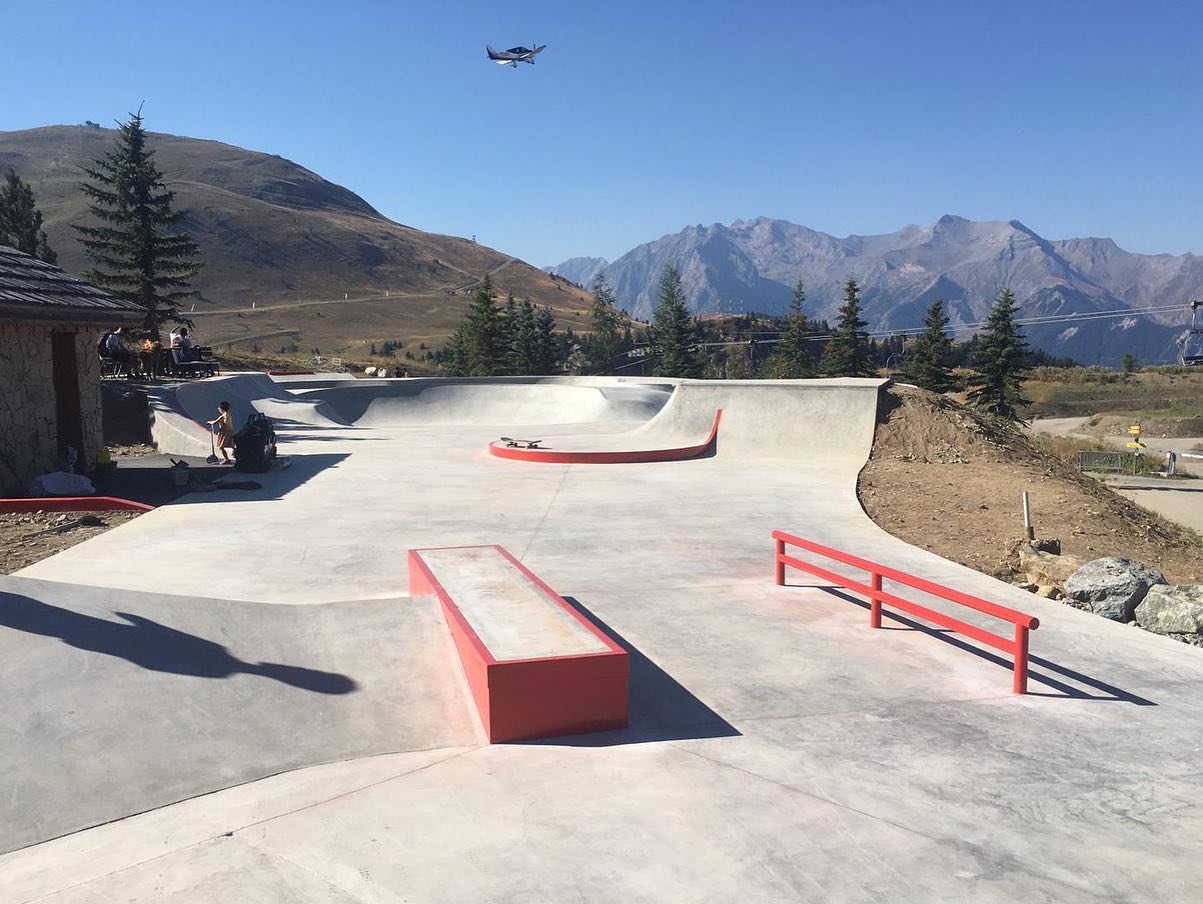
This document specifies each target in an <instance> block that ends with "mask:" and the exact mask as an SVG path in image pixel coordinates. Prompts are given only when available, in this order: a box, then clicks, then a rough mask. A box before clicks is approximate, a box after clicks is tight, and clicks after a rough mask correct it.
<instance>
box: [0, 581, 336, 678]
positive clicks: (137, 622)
mask: <svg viewBox="0 0 1203 904" xmlns="http://www.w3.org/2000/svg"><path fill="white" fill-rule="evenodd" d="M113 614H114V615H116V616H118V617H119V618H123V619H125V622H126V623H122V622H114V621H108V620H106V619H103V618H96V617H95V616H92V615H84V614H82V613H79V612H73V611H71V610H70V609H63V608H60V607H58V606H52V605H50V604H49V603H44V602H41V601H40V600H36V599H33V598H32V597H28V596H24V595H22V594H19V593H7V592H3V591H0V626H4V627H8V628H12V629H13V630H15V631H25V632H26V633H29V634H41V635H43V636H45V637H57V638H59V639H61V640H62V641H63V643H65V644H67V645H69V646H72V647H75V648H76V649H79V650H87V651H88V652H91V653H99V654H101V655H103V656H113V657H115V658H118V659H124V660H126V661H127V662H130V663H133V664H134V665H136V666H139V667H140V668H144V669H147V670H149V671H152V672H168V673H171V674H174V675H189V676H191V677H194V678H229V677H230V676H232V675H239V674H242V675H259V676H261V677H263V678H270V679H272V680H274V681H279V682H281V683H283V684H287V685H291V686H292V687H295V688H299V689H301V690H305V691H312V692H313V693H317V694H349V693H351V692H352V691H354V690H356V689H357V688H358V686H359V685H358V683H357V682H356V681H355V680H354V679H352V678H350V677H348V676H347V675H342V674H339V673H337V672H323V671H318V670H317V669H307V668H303V667H300V666H293V665H283V664H281V663H277V662H243V661H242V660H241V659H239V658H238V657H236V656H233V655H232V654H231V653H230V652H229V651H228V650H227V649H226V648H225V647H223V646H222V645H221V644H218V643H214V642H213V641H211V640H205V639H204V638H203V637H197V636H196V635H194V634H188V633H186V632H184V631H177V630H176V629H175V628H169V627H167V626H166V625H161V624H159V623H158V622H156V621H152V620H151V619H149V618H145V617H143V616H141V615H134V614H132V613H128V612H115V613H113Z"/></svg>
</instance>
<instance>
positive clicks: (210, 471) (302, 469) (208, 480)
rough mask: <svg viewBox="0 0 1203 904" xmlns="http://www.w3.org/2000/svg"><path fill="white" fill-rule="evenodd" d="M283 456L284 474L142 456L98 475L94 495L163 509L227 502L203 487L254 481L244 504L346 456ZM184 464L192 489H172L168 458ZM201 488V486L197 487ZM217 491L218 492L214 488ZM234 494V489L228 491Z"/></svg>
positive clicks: (242, 494)
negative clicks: (285, 461)
mask: <svg viewBox="0 0 1203 904" xmlns="http://www.w3.org/2000/svg"><path fill="white" fill-rule="evenodd" d="M280 454H281V457H282V458H284V457H286V458H288V459H289V461H290V462H291V464H290V465H289V467H288V468H286V469H284V470H283V471H267V472H266V473H263V474H256V473H251V472H246V471H237V470H235V469H234V467H233V466H231V465H220V464H218V465H212V464H208V463H207V462H206V461H205V459H203V458H196V457H195V456H188V455H146V456H142V457H139V458H129V459H122V460H121V461H120V462H119V463H118V466H117V469H116V470H115V471H114V472H113V473H112V474H110V475H107V476H104V477H96V478H95V479H94V480H93V483H94V484H95V486H96V492H97V493H99V494H101V495H104V496H117V497H119V498H121V499H132V500H134V501H135V502H142V503H145V504H146V505H155V506H158V505H164V504H166V503H168V502H180V503H188V504H196V503H204V502H227V501H229V498H230V497H229V496H227V495H224V494H223V495H221V496H214V494H213V492H211V491H209V490H208V489H206V488H205V487H206V485H209V484H212V483H213V482H214V481H228V482H242V481H253V482H255V483H258V484H260V486H259V488H258V489H245V490H238V491H237V492H238V498H239V499H240V500H245V501H247V502H252V501H255V502H258V501H263V500H270V499H280V498H283V497H284V496H285V495H287V494H288V493H290V492H292V491H293V490H295V489H296V488H297V487H299V486H300V485H301V484H303V483H305V482H306V481H308V480H311V479H312V478H313V477H315V476H316V475H317V474H319V473H320V472H322V471H324V470H326V469H327V468H330V467H333V466H335V465H337V464H338V463H339V462H341V461H342V460H343V459H345V458H347V457H348V454H347V453H345V452H343V453H324V452H323V453H306V454H305V455H287V449H286V447H281V450H280ZM173 459H174V460H175V461H185V462H187V463H188V476H189V479H190V480H191V481H192V482H193V484H194V485H193V486H191V487H179V486H176V485H175V483H174V482H173V479H172V473H171V468H172V464H171V462H172V460H173ZM197 485H199V486H197ZM217 489H218V490H220V489H221V488H220V487H218V488H217ZM231 492H233V490H231Z"/></svg>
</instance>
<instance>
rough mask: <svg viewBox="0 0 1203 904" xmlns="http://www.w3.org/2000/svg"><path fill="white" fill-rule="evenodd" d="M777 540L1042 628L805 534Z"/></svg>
mask: <svg viewBox="0 0 1203 904" xmlns="http://www.w3.org/2000/svg"><path fill="white" fill-rule="evenodd" d="M773 539H774V540H784V541H785V542H786V543H789V544H791V545H793V546H801V547H802V548H803V549H808V550H810V551H811V552H817V553H819V555H823V556H827V557H828V558H829V559H835V560H836V561H837V562H843V563H844V564H845V565H855V566H856V567H857V568H863V569H864V570H865V571H868V572H876V573H877V574H880V575H881V576H882V577H883V578H889V579H890V580H891V581H896V582H898V583H899V584H906V585H907V586H908V587H910V588H912V589H914V590H922V591H923V592H924V593H930V594H931V595H932V596H938V597H941V598H943V599H946V600H948V601H950V602H953V603H959V604H960V605H962V606H968V607H969V608H970V609H976V610H977V611H978V612H982V613H984V614H986V615H993V616H994V617H995V618H1001V619H1003V620H1004V621H1009V622H1010V623H1011V624H1013V625H1022V626H1023V627H1025V628H1027V629H1028V630H1035V629H1036V628H1038V627H1040V619H1038V618H1036V617H1035V616H1034V615H1028V614H1027V613H1024V612H1020V611H1018V610H1017V609H1011V608H1009V607H1007V606H1000V605H999V604H998V603H992V602H990V601H989V600H984V599H982V598H981V597H978V596H973V595H972V594H968V593H964V592H963V591H960V590H956V589H954V588H952V587H945V586H944V585H943V584H937V583H936V582H935V581H929V580H927V579H926V578H921V577H919V576H917V575H913V574H907V573H906V572H905V571H899V570H898V569H897V568H891V567H890V566H889V565H882V564H880V563H878V562H872V561H870V560H869V559H862V558H861V557H860V556H854V555H852V554H851V553H847V552H843V551H842V550H839V549H833V548H832V547H830V546H823V545H822V544H821V543H815V542H814V541H813V540H805V539H803V538H802V537H797V536H794V535H793V534H787V533H786V532H785V531H782V530H775V531H773Z"/></svg>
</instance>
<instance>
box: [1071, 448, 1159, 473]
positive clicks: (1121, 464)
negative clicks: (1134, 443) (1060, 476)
mask: <svg viewBox="0 0 1203 904" xmlns="http://www.w3.org/2000/svg"><path fill="white" fill-rule="evenodd" d="M1074 461H1075V463H1076V464H1077V466H1078V470H1080V471H1110V472H1112V473H1114V474H1132V475H1136V474H1144V473H1146V472H1148V471H1149V470H1151V469H1150V467H1149V456H1147V455H1141V454H1140V453H1138V452H1087V451H1084V450H1079V451H1078V452H1076V453H1075V454H1074Z"/></svg>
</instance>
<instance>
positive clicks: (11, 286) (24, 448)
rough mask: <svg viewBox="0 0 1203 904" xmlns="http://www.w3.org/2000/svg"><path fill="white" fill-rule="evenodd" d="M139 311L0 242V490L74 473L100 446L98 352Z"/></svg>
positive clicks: (136, 319) (133, 322)
mask: <svg viewBox="0 0 1203 904" xmlns="http://www.w3.org/2000/svg"><path fill="white" fill-rule="evenodd" d="M143 314H144V312H143V310H142V308H140V307H139V306H138V305H136V304H134V303H133V302H130V301H126V300H125V299H122V298H118V297H116V296H115V295H111V294H109V293H108V292H105V291H102V290H101V289H97V288H96V287H95V286H90V285H88V284H87V283H85V282H82V281H80V280H78V279H75V278H74V277H72V276H68V275H67V274H66V273H64V272H63V271H62V270H59V269H58V268H57V267H52V266H51V265H50V264H45V263H42V262H41V261H39V260H37V259H36V258H33V257H30V256H29V255H28V254H22V253H21V252H20V251H17V250H16V249H15V248H10V247H8V246H6V245H0V496H13V495H24V494H25V493H27V492H28V490H29V485H30V483H31V481H32V480H33V478H34V477H36V476H37V475H39V474H45V473H47V472H50V471H55V470H59V469H60V467H61V465H62V463H63V462H64V461H65V460H66V457H67V449H68V448H69V447H70V448H74V449H75V450H76V453H77V458H76V461H77V464H76V470H77V471H84V470H88V469H90V468H91V466H92V464H93V463H94V462H95V461H96V453H97V452H98V451H99V450H100V449H101V448H103V446H104V436H103V434H102V432H101V408H100V358H99V354H98V352H97V345H98V343H99V341H100V337H101V336H102V335H103V334H104V333H105V332H107V331H108V330H111V329H113V328H114V327H116V326H118V325H121V326H126V327H131V326H137V325H139V324H141V322H142V318H143Z"/></svg>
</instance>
